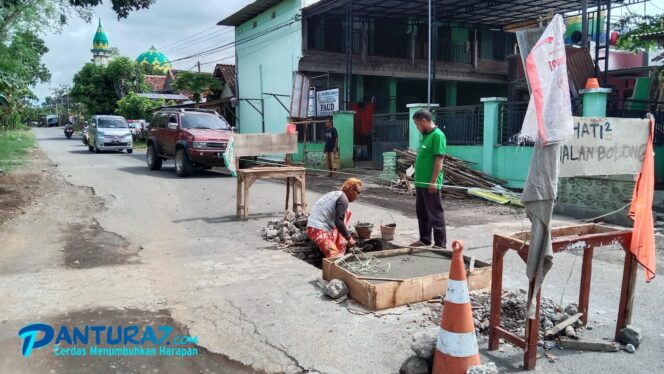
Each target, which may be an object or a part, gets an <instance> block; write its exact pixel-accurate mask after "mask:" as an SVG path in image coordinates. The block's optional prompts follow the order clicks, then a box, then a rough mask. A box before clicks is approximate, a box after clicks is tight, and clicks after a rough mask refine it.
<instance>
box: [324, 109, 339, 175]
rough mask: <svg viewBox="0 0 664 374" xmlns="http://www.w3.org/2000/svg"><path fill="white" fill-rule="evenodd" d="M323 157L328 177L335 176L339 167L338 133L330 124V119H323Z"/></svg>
mask: <svg viewBox="0 0 664 374" xmlns="http://www.w3.org/2000/svg"><path fill="white" fill-rule="evenodd" d="M325 158H326V159H327V169H328V170H329V171H330V172H329V174H327V176H328V177H334V176H336V172H337V169H339V133H338V132H337V129H335V128H334V126H332V120H330V119H328V120H325Z"/></svg>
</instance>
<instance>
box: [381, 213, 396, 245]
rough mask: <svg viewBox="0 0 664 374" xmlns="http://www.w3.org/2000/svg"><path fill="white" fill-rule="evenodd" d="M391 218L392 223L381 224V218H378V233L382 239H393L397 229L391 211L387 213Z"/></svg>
mask: <svg viewBox="0 0 664 374" xmlns="http://www.w3.org/2000/svg"><path fill="white" fill-rule="evenodd" d="M388 214H389V215H390V217H391V218H392V223H386V224H383V218H382V217H381V219H380V235H381V237H382V238H383V240H387V241H389V240H392V239H394V232H395V231H396V230H397V221H396V220H395V219H394V216H393V215H392V213H388Z"/></svg>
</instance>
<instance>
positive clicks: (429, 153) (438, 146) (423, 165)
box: [411, 109, 447, 248]
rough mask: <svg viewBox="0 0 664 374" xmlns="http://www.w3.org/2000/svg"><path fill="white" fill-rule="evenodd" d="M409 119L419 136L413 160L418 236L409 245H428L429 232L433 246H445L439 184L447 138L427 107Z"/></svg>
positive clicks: (441, 181) (429, 243)
mask: <svg viewBox="0 0 664 374" xmlns="http://www.w3.org/2000/svg"><path fill="white" fill-rule="evenodd" d="M413 120H414V121H415V125H416V126H417V130H418V131H419V132H421V133H422V135H423V138H422V143H421V144H420V149H419V150H418V151H417V158H416V159H415V190H416V200H415V201H416V202H415V206H416V210H417V223H418V226H419V229H420V230H419V231H420V239H419V240H418V241H416V242H414V243H412V244H411V246H413V247H425V246H430V245H431V232H432V231H433V244H434V246H436V247H441V248H445V247H446V245H447V234H446V231H445V213H444V212H443V201H442V197H441V194H440V189H441V187H442V184H443V155H444V154H445V153H446V147H447V140H446V139H445V134H443V132H442V131H441V130H440V129H439V128H438V127H437V126H436V125H435V124H434V123H433V121H432V119H431V113H430V112H429V111H428V110H424V109H420V110H418V111H417V112H415V114H414V115H413Z"/></svg>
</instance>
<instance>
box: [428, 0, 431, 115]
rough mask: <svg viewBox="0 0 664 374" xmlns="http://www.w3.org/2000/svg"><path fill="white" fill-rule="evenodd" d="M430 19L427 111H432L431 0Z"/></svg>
mask: <svg viewBox="0 0 664 374" xmlns="http://www.w3.org/2000/svg"><path fill="white" fill-rule="evenodd" d="M428 14H429V18H428V20H427V24H428V25H429V43H428V44H429V45H428V47H429V53H428V56H427V57H428V62H429V66H428V68H427V109H431V0H429V13H428Z"/></svg>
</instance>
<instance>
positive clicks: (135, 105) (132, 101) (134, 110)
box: [116, 92, 166, 120]
mask: <svg viewBox="0 0 664 374" xmlns="http://www.w3.org/2000/svg"><path fill="white" fill-rule="evenodd" d="M165 104H166V103H165V101H164V99H159V100H151V99H148V98H147V97H141V96H138V94H136V93H134V92H131V93H129V94H128V95H127V96H125V97H123V98H122V99H120V100H119V101H118V109H117V110H116V112H117V113H118V114H119V115H121V116H123V117H125V118H128V119H148V120H149V119H150V118H151V117H152V115H153V114H154V112H155V111H157V110H158V109H159V108H161V107H163V106H164V105H165Z"/></svg>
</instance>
